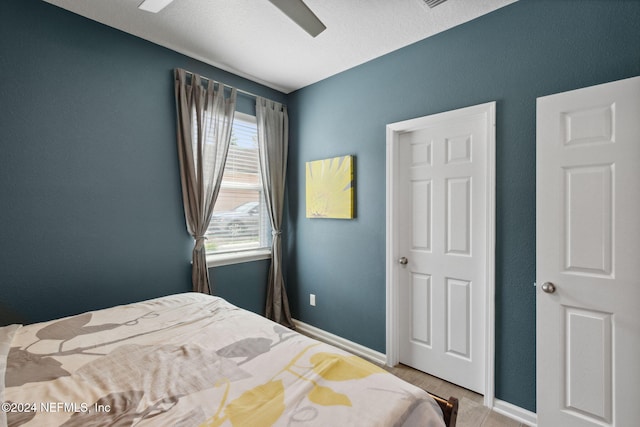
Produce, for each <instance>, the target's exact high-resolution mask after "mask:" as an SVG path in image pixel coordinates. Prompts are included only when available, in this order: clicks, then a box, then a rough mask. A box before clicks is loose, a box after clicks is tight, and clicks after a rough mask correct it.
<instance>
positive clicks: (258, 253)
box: [207, 249, 271, 268]
mask: <svg viewBox="0 0 640 427" xmlns="http://www.w3.org/2000/svg"><path fill="white" fill-rule="evenodd" d="M270 258H271V249H256V250H253V251H242V252H229V253H225V254H216V255H207V267H208V268H211V267H219V266H222V265H231V264H240V263H243V262H250V261H259V260H262V259H270Z"/></svg>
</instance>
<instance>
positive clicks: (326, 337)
mask: <svg viewBox="0 0 640 427" xmlns="http://www.w3.org/2000/svg"><path fill="white" fill-rule="evenodd" d="M293 324H294V325H295V327H296V329H297V330H298V331H299V332H301V333H303V334H305V335H309V336H310V337H313V338H315V339H317V340H320V341H324V342H326V343H327V344H331V345H333V346H336V347H339V348H341V349H343V350H347V351H348V352H350V353H353V354H355V355H357V356H360V357H363V358H365V359H368V360H370V361H372V362H376V363H379V364H381V365H385V364H386V363H387V356H386V355H385V354H382V353H380V352H378V351H375V350H372V349H370V348H368V347H365V346H363V345H360V344H358V343H355V342H353V341H349V340H347V339H344V338H342V337H339V336H338V335H334V334H332V333H330V332H327V331H325V330H322V329H320V328H316V327H315V326H311V325H308V324H306V323H304V322H301V321H299V320H295V319H293Z"/></svg>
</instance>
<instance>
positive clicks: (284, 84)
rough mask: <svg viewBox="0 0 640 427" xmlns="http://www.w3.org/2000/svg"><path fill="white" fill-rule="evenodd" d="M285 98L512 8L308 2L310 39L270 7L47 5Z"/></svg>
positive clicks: (239, 1)
mask: <svg viewBox="0 0 640 427" xmlns="http://www.w3.org/2000/svg"><path fill="white" fill-rule="evenodd" d="M44 1H46V2H48V3H51V4H54V5H57V6H59V7H62V8H64V9H67V10H70V11H72V12H75V13H77V14H79V15H82V16H85V17H87V18H90V19H93V20H95V21H98V22H101V23H103V24H106V25H108V26H111V27H113V28H117V29H119V30H122V31H125V32H127V33H130V34H133V35H136V36H138V37H141V38H143V39H146V40H149V41H151V42H153V43H156V44H158V45H160V46H164V47H167V48H169V49H172V50H175V51H177V52H180V53H182V54H184V55H187V56H190V57H192V58H195V59H198V60H200V61H202V62H205V63H207V64H210V65H213V66H216V67H218V68H222V69H224V70H227V71H230V72H232V73H234V74H237V75H240V76H243V77H246V78H249V79H251V80H254V81H256V82H258V83H262V84H264V85H266V86H269V87H271V88H274V89H277V90H279V91H282V92H285V93H289V92H292V91H294V90H296V89H299V88H301V87H304V86H307V85H310V84H312V83H315V82H317V81H320V80H322V79H325V78H327V77H329V76H332V75H334V74H337V73H339V72H342V71H344V70H347V69H349V68H352V67H354V66H356V65H359V64H362V63H364V62H367V61H369V60H371V59H374V58H377V57H379V56H382V55H384V54H386V53H389V52H391V51H394V50H397V49H399V48H401V47H404V46H407V45H409V44H411V43H414V42H416V41H418V40H422V39H424V38H426V37H429V36H432V35H434V34H437V33H439V32H441V31H444V30H447V29H449V28H452V27H454V26H456V25H459V24H462V23H464V22H467V21H470V20H472V19H474V18H477V17H479V16H481V15H484V14H486V13H489V12H491V11H493V10H495V9H498V8H500V7H503V6H506V5H508V4H510V3H513V2H515V1H516V0H448V1H446V2H445V3H443V4H441V5H439V6H436V7H435V8H433V9H430V8H429V7H428V6H426V5H425V4H424V2H423V0H305V3H306V4H307V6H309V7H310V8H311V10H313V11H314V13H315V14H316V15H317V16H318V17H319V18H320V20H321V21H322V22H323V23H324V24H325V25H326V26H327V29H326V30H325V31H324V32H323V33H321V34H320V35H319V36H318V37H316V38H312V37H311V36H309V35H308V34H307V33H306V32H305V31H303V30H302V29H301V28H300V27H298V26H297V25H296V24H295V23H293V21H291V20H290V19H289V18H288V17H287V16H286V15H284V14H283V13H282V12H280V11H279V10H278V9H277V8H276V7H275V6H273V5H272V4H271V3H269V2H268V1H267V0H174V1H173V2H172V3H171V4H169V5H168V6H167V7H166V8H164V9H163V10H162V11H160V12H159V13H157V14H153V13H149V12H145V11H142V10H139V9H138V5H139V4H140V3H141V2H142V0H44Z"/></svg>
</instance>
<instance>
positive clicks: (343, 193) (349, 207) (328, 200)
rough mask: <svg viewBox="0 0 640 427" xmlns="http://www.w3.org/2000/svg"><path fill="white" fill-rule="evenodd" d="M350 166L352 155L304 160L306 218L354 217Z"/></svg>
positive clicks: (352, 164) (352, 180)
mask: <svg viewBox="0 0 640 427" xmlns="http://www.w3.org/2000/svg"><path fill="white" fill-rule="evenodd" d="M353 166H354V158H353V156H342V157H333V158H330V159H324V160H315V161H312V162H307V164H306V170H307V173H306V176H307V181H306V184H307V187H306V189H307V195H306V201H307V218H339V219H351V218H353V217H354V215H355V209H354V173H353Z"/></svg>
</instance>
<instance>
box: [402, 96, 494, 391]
mask: <svg viewBox="0 0 640 427" xmlns="http://www.w3.org/2000/svg"><path fill="white" fill-rule="evenodd" d="M479 107H480V108H479ZM494 108H495V106H494V104H493V103H492V104H485V105H484V106H478V107H469V108H465V109H461V110H455V111H450V112H447V113H441V114H438V115H434V116H428V117H425V118H422V119H415V120H414V121H412V124H411V125H410V126H409V127H410V129H408V130H406V131H403V132H399V133H398V135H397V149H398V164H397V166H398V171H397V176H398V180H397V185H398V191H397V202H398V204H397V209H396V216H395V217H396V220H397V224H398V225H397V231H398V233H397V235H398V241H397V255H398V258H397V264H396V270H397V277H398V283H397V286H398V297H399V318H398V320H399V361H400V362H401V363H404V364H406V365H409V366H413V367H415V368H417V369H419V370H422V371H425V372H428V373H430V374H432V375H435V376H437V377H440V378H443V379H446V380H448V381H450V382H453V383H455V384H458V385H461V386H463V387H465V388H468V389H471V390H474V391H477V392H479V393H482V394H484V393H485V338H486V336H485V334H486V327H487V322H486V311H485V310H486V299H487V287H486V281H487V273H488V271H487V261H488V260H489V259H490V260H491V262H493V257H492V256H490V257H488V256H487V252H488V245H487V244H488V241H489V239H488V237H487V236H488V234H489V233H491V232H492V227H491V226H489V227H488V226H487V220H488V215H487V210H488V209H489V208H492V206H490V205H492V198H491V197H490V191H489V190H490V181H491V180H490V178H489V176H490V174H489V173H488V168H489V167H490V166H492V161H490V156H489V153H490V152H492V151H491V150H490V149H489V147H490V143H491V144H492V141H493V136H492V135H493V132H494V125H493V116H492V114H493V111H494Z"/></svg>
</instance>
